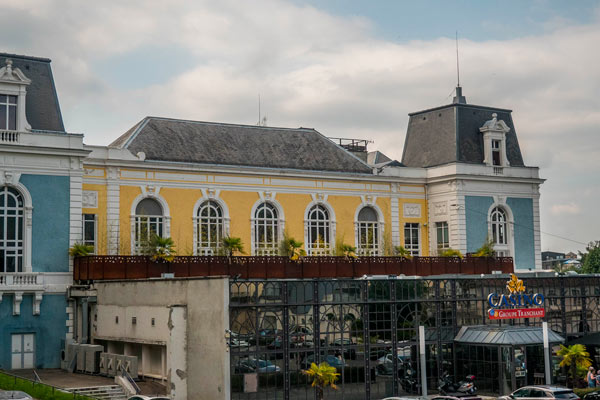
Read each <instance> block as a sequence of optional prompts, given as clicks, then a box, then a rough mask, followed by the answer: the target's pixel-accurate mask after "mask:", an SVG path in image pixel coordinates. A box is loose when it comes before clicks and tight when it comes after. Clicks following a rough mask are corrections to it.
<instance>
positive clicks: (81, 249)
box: [69, 243, 94, 257]
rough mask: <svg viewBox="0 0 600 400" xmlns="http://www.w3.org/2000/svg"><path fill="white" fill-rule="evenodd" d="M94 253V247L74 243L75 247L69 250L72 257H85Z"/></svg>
mask: <svg viewBox="0 0 600 400" xmlns="http://www.w3.org/2000/svg"><path fill="white" fill-rule="evenodd" d="M93 252H94V246H91V245H89V244H83V243H73V247H71V248H70V249H69V255H70V256H71V257H85V256H89V255H90V254H92V253H93Z"/></svg>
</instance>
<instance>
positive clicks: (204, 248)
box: [196, 200, 223, 256]
mask: <svg viewBox="0 0 600 400" xmlns="http://www.w3.org/2000/svg"><path fill="white" fill-rule="evenodd" d="M222 238H223V210H222V209H221V206H219V204H217V203H216V202H214V201H211V200H209V201H205V202H204V203H202V205H201V206H200V208H198V214H197V216H196V249H197V250H196V252H197V254H199V255H203V256H206V255H215V254H217V253H218V250H219V248H220V247H221V239H222Z"/></svg>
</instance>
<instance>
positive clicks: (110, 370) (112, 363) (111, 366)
mask: <svg viewBox="0 0 600 400" xmlns="http://www.w3.org/2000/svg"><path fill="white" fill-rule="evenodd" d="M107 356H108V365H107V371H106V375H108V376H110V377H114V376H117V373H118V370H117V355H116V354H107Z"/></svg>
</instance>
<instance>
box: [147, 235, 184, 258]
mask: <svg viewBox="0 0 600 400" xmlns="http://www.w3.org/2000/svg"><path fill="white" fill-rule="evenodd" d="M142 254H144V255H147V256H150V257H151V258H152V261H166V262H171V261H173V259H174V258H175V254H176V252H175V243H173V239H171V238H170V237H167V238H163V237H160V236H158V235H156V234H153V235H152V237H151V238H150V240H148V241H147V242H146V243H144V244H143V247H142Z"/></svg>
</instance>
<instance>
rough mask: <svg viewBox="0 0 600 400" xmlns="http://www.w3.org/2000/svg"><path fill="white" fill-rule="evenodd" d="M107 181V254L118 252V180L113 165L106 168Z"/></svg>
mask: <svg viewBox="0 0 600 400" xmlns="http://www.w3.org/2000/svg"><path fill="white" fill-rule="evenodd" d="M107 173H108V181H107V202H106V203H107V204H106V226H107V229H106V235H107V238H106V242H107V243H108V246H107V247H108V248H107V252H108V254H118V253H119V244H120V243H119V242H120V240H119V238H120V227H119V204H120V188H119V181H118V174H119V170H118V168H115V167H110V168H108V171H107Z"/></svg>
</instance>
